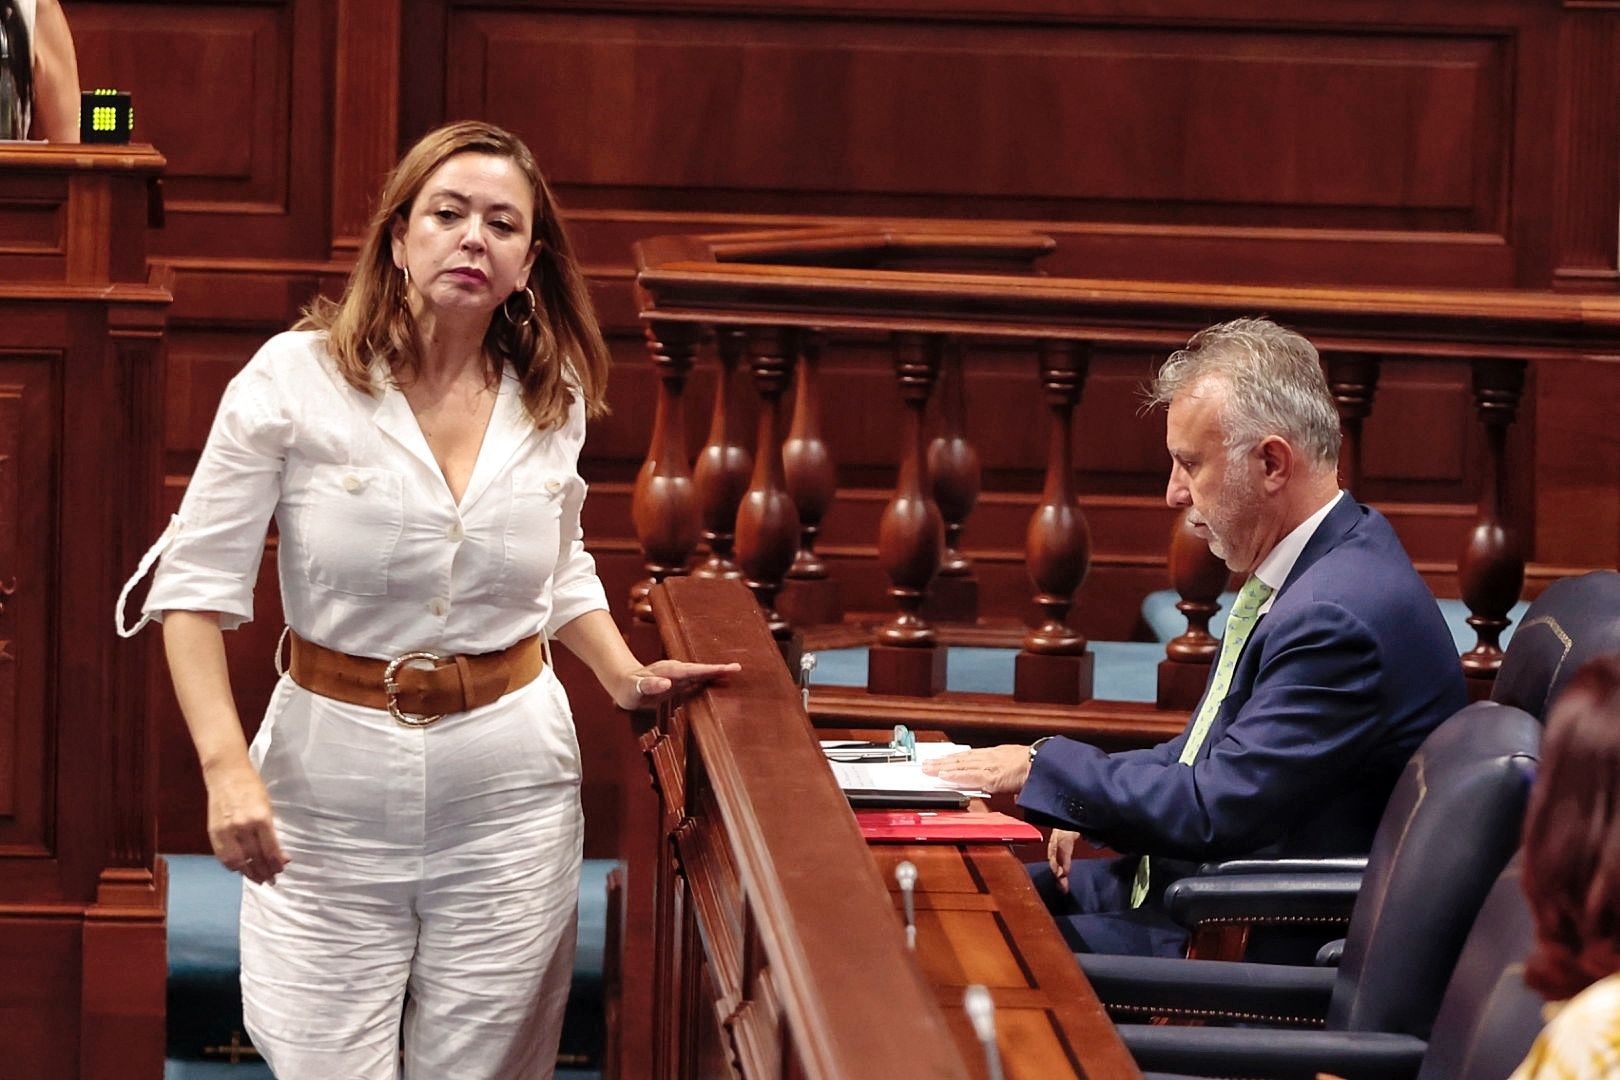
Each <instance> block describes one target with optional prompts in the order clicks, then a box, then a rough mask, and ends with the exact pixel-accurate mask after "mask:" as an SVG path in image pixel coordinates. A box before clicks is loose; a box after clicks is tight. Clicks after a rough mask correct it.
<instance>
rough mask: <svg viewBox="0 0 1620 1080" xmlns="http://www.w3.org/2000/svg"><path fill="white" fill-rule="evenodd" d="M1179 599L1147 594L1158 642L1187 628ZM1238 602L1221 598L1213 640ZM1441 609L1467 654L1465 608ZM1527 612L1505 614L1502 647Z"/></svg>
mask: <svg viewBox="0 0 1620 1080" xmlns="http://www.w3.org/2000/svg"><path fill="white" fill-rule="evenodd" d="M1179 599H1180V597H1179V596H1177V595H1176V593H1175V591H1174V590H1173V589H1160V590H1159V591H1158V592H1155V593H1149V594H1148V597H1147V599H1146V600H1143V601H1142V620H1143V621H1144V622H1146V623H1147V625H1148V629H1149V630H1151V631H1152V632H1153V636H1154V637H1155V638H1157V639H1158V640H1159V641H1160V642H1168V641H1169V640H1170V639H1171V638H1173V637H1175V636H1176V635H1177V634H1179V633H1181V632H1182V631H1183V630H1185V629H1186V628H1187V619H1186V617H1185V616H1183V615H1182V614H1181V612H1179V611H1177V610H1176V601H1177V600H1179ZM1235 600H1237V593H1231V592H1228V593H1222V594H1221V610H1220V611H1218V612H1216V613H1215V617H1214V618H1213V619H1211V620H1210V621H1209V632H1210V633H1211V634H1214V635H1215V636H1216V637H1220V636H1221V632H1222V631H1223V630H1224V629H1225V628H1226V613H1227V612H1228V611H1231V610H1232V604H1233V602H1234V601H1235ZM1435 603H1436V604H1437V605H1438V606H1439V608H1440V615H1441V617H1443V618H1444V619H1445V620H1446V629H1448V630H1450V631H1451V639H1452V640H1453V641H1455V642H1456V643H1457V652H1458V653H1459V654H1462V653H1465V652H1467V651H1468V650H1469V649H1472V648H1473V647H1474V640H1475V635H1474V628H1473V627H1471V626H1469V625H1468V605H1467V604H1465V603H1463V602H1462V601H1461V600H1452V599H1446V600H1436V601H1435ZM1529 610H1530V601H1528V600H1520V601H1519V602H1518V603H1517V604H1514V605H1513V608H1512V610H1510V611H1509V612H1508V618H1509V619H1510V620H1511V622H1509V623H1508V628H1507V629H1506V630H1504V631H1502V638H1501V643H1502V647H1503V648H1504V649H1505V648H1507V643H1508V641H1509V640H1510V639H1511V638H1512V637H1513V628H1514V627H1516V626H1518V625H1519V623H1520V622H1522V621H1523V619H1524V613H1525V612H1526V611H1529Z"/></svg>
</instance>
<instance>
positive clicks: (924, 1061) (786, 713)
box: [649, 578, 970, 1080]
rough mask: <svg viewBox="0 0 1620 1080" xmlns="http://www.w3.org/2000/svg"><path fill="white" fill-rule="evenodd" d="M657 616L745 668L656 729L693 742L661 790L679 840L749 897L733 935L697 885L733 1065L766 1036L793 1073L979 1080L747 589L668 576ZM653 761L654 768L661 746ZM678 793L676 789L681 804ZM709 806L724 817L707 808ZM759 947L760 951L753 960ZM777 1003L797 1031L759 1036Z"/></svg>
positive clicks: (681, 640) (684, 644)
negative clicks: (795, 1067)
mask: <svg viewBox="0 0 1620 1080" xmlns="http://www.w3.org/2000/svg"><path fill="white" fill-rule="evenodd" d="M652 605H653V609H654V613H655V615H656V617H657V621H658V625H659V629H660V632H661V634H662V638H663V643H664V649H665V651H666V653H667V654H668V655H669V656H671V657H673V658H676V659H681V660H692V661H702V662H727V661H732V660H735V661H737V662H739V663H741V664H742V665H743V670H742V671H741V672H740V673H739V674H737V675H734V676H732V677H731V678H730V679H729V680H728V682H727V683H726V684H725V685H724V686H721V687H716V688H712V689H710V690H708V691H707V692H705V693H703V694H700V695H699V696H697V697H696V698H694V699H692V700H691V701H689V702H687V703H686V704H685V705H684V706H683V707H682V708H681V710H680V711H679V712H680V715H679V716H678V717H677V716H671V715H666V716H665V717H664V718H662V730H661V731H660V732H658V733H657V740H663V741H675V742H680V741H685V742H686V746H685V747H684V755H683V754H682V753H681V748H676V749H675V753H674V755H673V756H672V757H665V759H664V760H665V761H666V768H668V769H673V770H674V772H673V773H672V774H671V775H668V776H666V778H665V780H666V783H665V784H664V790H665V799H666V803H667V802H670V801H675V802H676V803H677V806H678V814H677V820H676V822H675V825H674V829H673V830H672V831H674V832H675V833H677V834H684V835H686V836H688V837H691V838H692V840H691V846H692V847H693V848H694V849H701V850H704V851H707V852H709V853H711V855H712V857H713V859H714V861H716V862H719V863H724V862H727V861H729V862H730V863H732V864H734V867H735V879H736V884H737V887H738V888H739V889H740V892H741V906H742V910H743V918H742V920H741V921H742V924H743V925H742V926H741V928H740V933H737V934H735V936H733V935H732V934H731V931H735V930H737V929H738V928H737V927H736V926H733V925H730V920H729V919H728V918H726V916H727V914H728V908H729V905H726V904H725V903H724V902H723V901H724V899H725V898H724V897H712V896H707V895H704V894H702V892H701V890H702V888H703V887H704V885H705V883H704V882H703V881H700V880H696V878H697V875H695V874H688V875H687V876H688V881H687V885H688V887H691V888H694V889H695V890H698V892H699V894H698V895H696V896H695V897H694V900H693V902H692V904H691V906H692V907H693V908H694V909H695V910H696V911H697V912H698V915H697V918H698V920H699V927H698V930H699V932H700V933H701V934H702V936H703V938H704V940H705V942H706V943H707V945H708V948H709V950H710V951H711V953H712V952H714V951H716V950H717V945H718V946H719V947H718V951H720V952H736V953H737V955H733V956H730V957H729V959H727V958H725V957H720V958H715V959H714V960H713V961H711V963H710V978H711V980H712V981H713V983H714V984H715V985H714V992H715V994H716V997H717V999H718V1001H717V1007H720V1008H722V1009H724V1010H725V1012H726V1015H722V1016H718V1017H716V1019H717V1020H718V1021H719V1022H720V1023H721V1025H722V1026H725V1027H727V1028H728V1032H729V1034H730V1037H731V1040H732V1042H733V1052H734V1054H736V1055H738V1056H742V1057H746V1056H747V1055H748V1054H749V1053H750V1051H749V1050H748V1049H747V1048H748V1047H749V1046H751V1045H753V1043H752V1042H751V1041H750V1040H751V1039H757V1038H761V1037H769V1038H780V1039H784V1040H787V1041H790V1042H791V1045H792V1056H793V1057H794V1058H796V1059H797V1061H798V1063H799V1066H800V1068H801V1069H802V1072H792V1071H790V1072H788V1073H786V1074H785V1075H803V1076H806V1077H810V1078H812V1080H814V1078H826V1080H891V1078H893V1077H897V1076H907V1077H945V1078H954V1077H967V1076H968V1075H970V1073H969V1070H968V1069H967V1067H966V1066H965V1065H964V1063H963V1061H962V1058H961V1055H960V1053H959V1052H958V1050H957V1044H956V1042H955V1040H954V1039H953V1038H952V1036H951V1034H950V1031H949V1029H948V1027H947V1025H946V1021H945V1018H944V1015H943V1013H942V1012H941V1009H940V1006H939V1004H938V1002H937V1000H936V996H935V994H934V992H933V991H932V990H931V989H930V988H929V986H928V985H927V983H926V982H925V980H924V978H923V976H922V973H921V970H920V969H919V967H918V965H917V964H916V962H915V960H914V959H913V957H912V956H911V954H910V953H909V952H908V951H907V949H906V947H905V942H904V938H903V936H902V934H901V928H900V926H899V924H898V922H897V921H896V919H895V915H894V912H893V908H892V905H891V902H890V899H889V893H888V890H887V888H886V887H885V886H884V884H883V882H882V880H881V879H880V878H879V877H878V873H877V870H876V867H875V866H874V864H873V862H872V860H871V859H870V858H868V857H867V854H866V850H865V841H863V840H862V838H861V835H860V832H859V830H858V829H857V828H856V827H855V822H854V819H853V817H852V816H851V815H850V813H849V809H848V805H847V803H846V802H845V800H844V797H843V795H842V794H841V793H840V792H839V790H838V788H837V785H836V784H834V782H833V780H832V776H831V774H830V773H829V772H828V770H827V768H826V765H825V763H824V761H823V760H822V757H821V753H820V751H819V749H818V748H817V746H816V743H815V741H814V736H813V735H812V733H811V729H810V727H809V725H808V724H807V722H806V720H805V716H804V713H803V711H802V709H801V708H800V707H799V695H798V691H797V690H796V688H795V687H794V685H793V683H792V680H791V679H790V678H789V676H788V673H787V670H786V668H785V667H784V666H783V665H782V663H781V661H780V658H779V654H778V653H777V650H776V644H775V641H774V639H773V638H772V637H771V634H770V631H769V629H768V628H767V627H766V626H765V623H764V620H763V618H762V617H761V615H760V612H759V609H758V608H757V607H756V606H755V604H754V601H753V599H752V598H751V597H750V596H749V594H748V593H747V592H746V591H745V590H744V589H743V588H742V587H741V586H740V585H739V584H738V583H736V582H732V581H715V580H705V579H701V578H670V579H668V580H667V581H665V582H664V583H663V584H661V585H659V586H657V587H656V588H654V589H653V591H652ZM683 735H684V740H683V739H682V736H683ZM649 753H650V754H651V755H652V756H653V757H654V760H655V768H656V763H657V761H658V760H659V759H660V754H661V750H660V748H659V747H657V746H653V747H651V748H650V750H649ZM671 782H673V785H672V784H671ZM671 786H678V787H679V794H678V795H677V796H675V797H674V799H673V800H672V798H671V792H670V787H671ZM706 795H708V796H712V807H713V815H712V817H711V816H707V815H705V814H704V813H703V812H702V811H701V810H700V809H699V806H698V803H699V802H700V801H701V800H702V799H703V798H704V797H705V796H706ZM722 876H726V875H722ZM705 923H708V925H706V924H705ZM721 923H726V924H727V926H726V927H721V926H720V925H719V924H721ZM722 931H723V932H722ZM756 937H757V943H758V948H759V949H760V950H761V951H762V953H763V955H762V956H749V955H748V954H749V953H750V951H751V947H752V946H751V945H750V939H751V938H756ZM720 938H723V939H724V942H725V944H724V945H719V943H718V941H717V939H720ZM852 958H859V967H858V969H853V968H852V967H851V963H852ZM761 972H764V973H765V975H764V977H763V978H761V977H760V973H761ZM762 987H763V988H768V989H765V990H764V992H763V993H762ZM767 998H768V999H771V1000H769V1001H767V1000H766V999H767ZM666 1004H674V1003H666ZM772 1006H774V1008H775V1010H776V1011H778V1012H779V1013H780V1020H781V1021H782V1022H783V1027H784V1030H783V1031H782V1032H780V1033H777V1034H776V1035H774V1036H772V1035H770V1033H769V1032H765V1033H763V1034H762V1033H761V1032H759V1031H751V1030H750V1026H751V1025H759V1024H765V1025H767V1026H769V1025H770V1024H771V1023H772V1022H773V1020H774V1018H772V1017H770V1016H769V1015H768V1014H769V1012H770V1011H771V1007H772ZM686 1007H690V1003H688V1004H687V1005H686ZM761 1013H763V1014H765V1015H760V1014H761ZM783 1049H786V1048H783ZM782 1060H783V1058H782V1057H781V1056H780V1055H779V1056H778V1057H777V1059H776V1064H777V1065H778V1066H780V1065H781V1063H782ZM753 1064H756V1065H757V1064H758V1062H754V1063H753ZM744 1074H745V1075H762V1073H757V1072H754V1071H751V1070H749V1069H745V1070H744ZM770 1075H775V1073H770Z"/></svg>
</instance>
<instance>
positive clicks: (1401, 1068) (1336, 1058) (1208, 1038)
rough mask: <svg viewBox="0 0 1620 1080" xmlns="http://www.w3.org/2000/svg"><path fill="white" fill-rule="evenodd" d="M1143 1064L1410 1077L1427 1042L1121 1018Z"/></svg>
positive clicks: (1222, 1071)
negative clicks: (1158, 1023) (1129, 1021)
mask: <svg viewBox="0 0 1620 1080" xmlns="http://www.w3.org/2000/svg"><path fill="white" fill-rule="evenodd" d="M1119 1034H1120V1037H1121V1038H1122V1039H1124V1040H1125V1046H1126V1048H1127V1049H1129V1050H1130V1052H1131V1056H1132V1057H1134V1058H1136V1062H1137V1064H1138V1065H1140V1066H1141V1067H1142V1068H1143V1069H1151V1070H1157V1071H1173V1072H1179V1073H1191V1074H1193V1075H1195V1076H1246V1077H1256V1078H1258V1077H1297V1076H1301V1075H1304V1076H1314V1075H1315V1074H1317V1073H1319V1072H1324V1073H1331V1074H1335V1075H1338V1076H1353V1077H1356V1080H1412V1078H1413V1077H1415V1076H1417V1072H1418V1069H1419V1068H1420V1067H1421V1066H1422V1064H1423V1055H1424V1052H1425V1051H1426V1050H1427V1049H1428V1044H1427V1043H1426V1042H1424V1041H1423V1040H1422V1039H1419V1038H1416V1037H1415V1036H1412V1035H1394V1034H1389V1033H1386V1032H1378V1031H1287V1030H1284V1031H1266V1030H1262V1029H1257V1028H1212V1027H1159V1026H1149V1025H1145V1024H1121V1025H1120V1027H1119Z"/></svg>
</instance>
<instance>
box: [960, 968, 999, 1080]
mask: <svg viewBox="0 0 1620 1080" xmlns="http://www.w3.org/2000/svg"><path fill="white" fill-rule="evenodd" d="M962 1011H963V1012H965V1013H967V1015H968V1022H969V1023H971V1024H972V1025H973V1034H974V1035H975V1036H977V1037H978V1040H979V1045H980V1046H983V1047H984V1067H985V1072H986V1073H987V1074H988V1075H989V1078H990V1080H1001V1050H1000V1049H999V1048H998V1047H997V1046H996V1005H995V1002H993V1001H991V1000H990V991H988V990H986V989H985V988H984V987H982V986H980V985H979V984H977V983H975V984H973V985H972V986H970V987H968V988H967V989H966V990H965V991H963V993H962Z"/></svg>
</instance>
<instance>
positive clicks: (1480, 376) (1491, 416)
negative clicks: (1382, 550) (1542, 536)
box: [1457, 360, 1524, 697]
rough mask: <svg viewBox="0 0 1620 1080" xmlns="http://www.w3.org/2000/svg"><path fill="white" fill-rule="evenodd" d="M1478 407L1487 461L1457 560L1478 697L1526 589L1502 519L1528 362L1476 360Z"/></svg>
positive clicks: (1466, 661)
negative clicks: (1510, 442)
mask: <svg viewBox="0 0 1620 1080" xmlns="http://www.w3.org/2000/svg"><path fill="white" fill-rule="evenodd" d="M1473 371H1474V407H1475V409H1476V410H1477V411H1478V413H1479V420H1480V423H1481V424H1483V425H1484V426H1485V465H1484V469H1483V470H1482V475H1481V476H1480V488H1479V516H1478V518H1477V519H1476V520H1475V523H1474V527H1473V529H1472V530H1471V531H1470V532H1469V534H1468V543H1467V545H1466V546H1465V547H1464V548H1463V553H1462V558H1461V560H1459V563H1458V567H1457V569H1458V577H1459V578H1460V579H1461V580H1460V584H1461V591H1462V598H1463V600H1464V602H1466V603H1467V604H1468V611H1469V615H1468V625H1469V626H1472V627H1473V628H1474V633H1475V634H1476V636H1477V640H1476V642H1475V643H1474V647H1473V648H1471V649H1469V650H1468V651H1467V652H1465V653H1463V655H1462V666H1463V674H1464V675H1466V676H1468V678H1469V679H1470V680H1478V681H1477V682H1472V681H1471V682H1470V683H1469V692H1470V693H1471V694H1472V695H1474V696H1475V697H1482V696H1486V695H1488V694H1489V693H1490V687H1491V683H1492V681H1493V680H1494V679H1495V678H1496V670H1497V668H1499V667H1501V666H1502V645H1501V637H1502V631H1503V630H1505V629H1507V625H1508V622H1509V619H1508V617H1507V616H1508V612H1509V611H1510V610H1512V608H1513V605H1514V604H1516V603H1517V602H1518V600H1519V593H1520V592H1521V591H1522V590H1523V588H1524V553H1523V551H1522V549H1521V548H1520V546H1519V536H1518V534H1517V532H1516V531H1515V530H1514V529H1513V527H1512V526H1511V525H1510V524H1509V523H1508V522H1506V521H1504V520H1503V516H1502V509H1503V506H1504V505H1505V503H1506V502H1507V462H1506V456H1507V429H1508V426H1509V425H1510V424H1512V423H1513V421H1514V419H1515V418H1516V417H1517V416H1518V412H1519V399H1520V397H1521V396H1523V394H1524V361H1522V360H1475V361H1474V363H1473Z"/></svg>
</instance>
